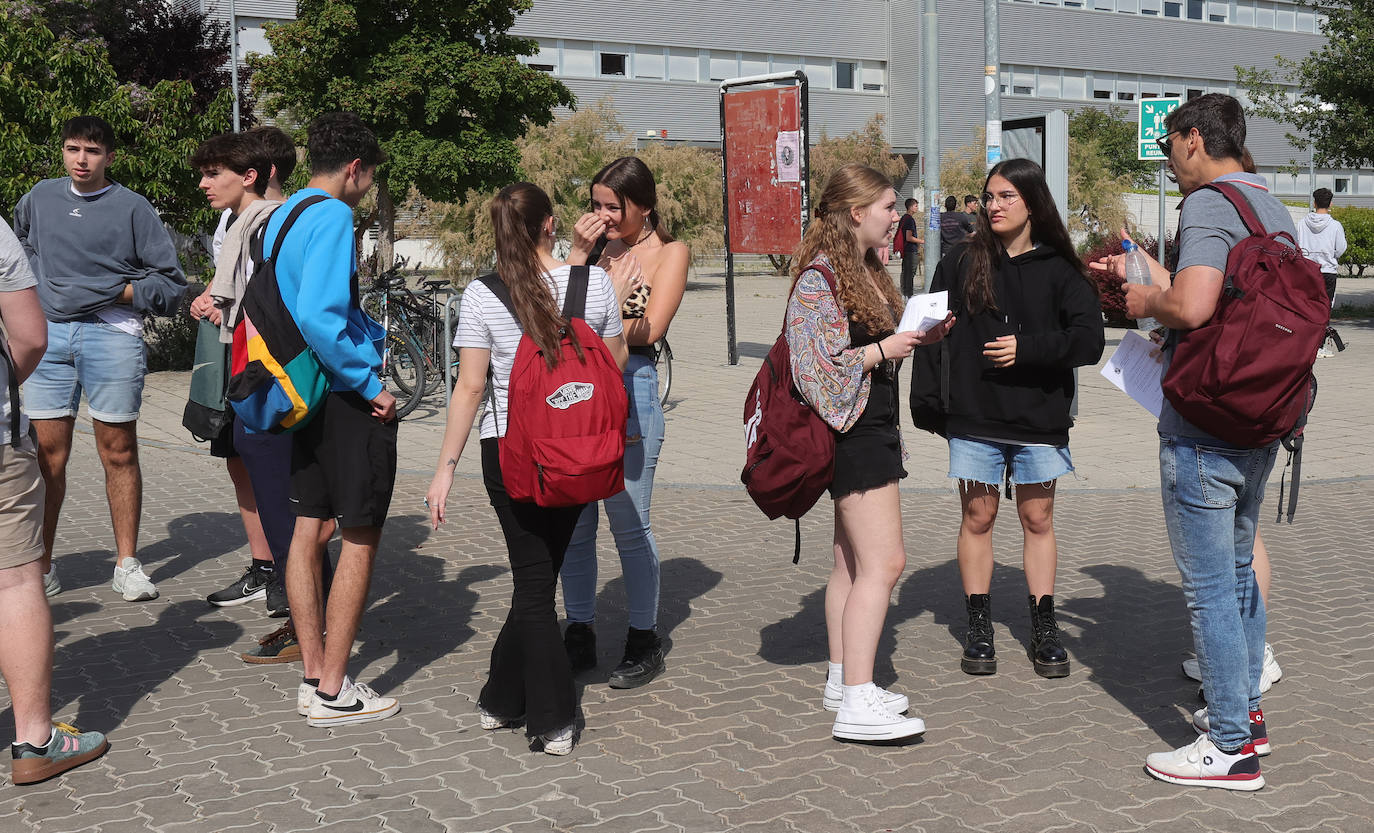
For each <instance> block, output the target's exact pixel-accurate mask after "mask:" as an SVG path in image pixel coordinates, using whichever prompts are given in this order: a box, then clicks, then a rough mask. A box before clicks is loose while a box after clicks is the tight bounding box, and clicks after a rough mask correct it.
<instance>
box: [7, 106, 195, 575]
mask: <svg viewBox="0 0 1374 833" xmlns="http://www.w3.org/2000/svg"><path fill="white" fill-rule="evenodd" d="M114 157H115V136H114V130H113V128H111V127H110V125H109V124H107V123H105V122H104V121H103V120H101V119H98V118H95V117H94V116H78V117H76V118H74V119H71V120H69V121H68V122H67V123H66V124H65V125H64V126H63V128H62V164H63V166H64V167H65V168H66V169H67V174H68V175H67V176H65V177H61V178H59V179H45V180H43V181H42V182H40V183H38V184H37V185H35V186H34V187H33V190H31V191H29V192H28V193H27V194H25V195H24V196H23V197H21V198H20V200H19V204H18V205H17V206H16V207H15V209H14V226H15V228H14V231H15V234H16V236H17V237H18V238H19V241H20V243H21V244H22V245H23V247H24V251H25V253H26V254H27V255H28V257H29V263H30V265H31V266H32V268H33V272H34V274H35V276H37V278H38V299H39V301H40V302H42V306H43V313H44V314H45V315H46V317H47V319H48V349H47V352H46V353H45V354H44V355H43V360H42V361H41V362H39V365H38V368H37V369H36V370H34V372H33V375H31V376H30V377H29V379H28V381H27V382H26V383H25V384H24V400H25V404H26V405H27V408H28V413H29V417H30V418H31V419H32V420H33V427H34V431H35V432H36V433H37V435H38V453H39V462H40V464H41V468H42V471H43V479H44V481H45V483H46V486H47V499H46V503H45V504H44V509H43V566H44V569H45V570H46V573H45V575H44V580H43V583H44V590H45V591H46V592H47V594H48V595H49V596H52V595H56V594H57V593H58V592H60V591H61V588H62V585H61V583H60V582H59V580H58V577H57V571H56V570H55V569H53V565H52V549H53V540H54V538H55V537H56V535H57V521H58V517H59V516H60V514H61V511H62V502H63V499H64V498H65V497H66V493H67V459H68V458H69V457H70V456H71V450H72V431H73V428H74V426H75V424H76V413H77V409H78V408H79V406H80V404H81V394H82V391H84V392H85V394H86V399H87V403H88V405H89V407H90V414H91V424H92V427H93V430H94V433H95V444H96V448H97V450H98V451H99V452H100V462H101V463H102V464H103V465H104V467H105V494H106V497H107V499H108V500H109V503H110V520H111V524H112V526H113V527H114V537H115V569H114V578H113V580H112V582H111V589H113V590H114V591H115V592H116V593H120V594H122V595H123V597H124V599H125V601H131V602H135V601H144V600H147V599H155V598H157V588H156V587H154V586H153V583H152V581H150V580H149V579H148V576H147V575H146V574H145V573H144V572H143V567H142V565H141V564H140V563H139V561H138V559H137V558H136V557H135V556H136V554H137V552H138V524H139V516H140V515H141V514H142V511H143V474H142V470H141V469H140V468H139V462H138V412H139V407H140V406H141V404H142V400H143V377H144V375H145V373H146V371H147V364H146V361H145V356H146V350H145V348H144V344H143V316H144V315H147V314H153V315H168V314H170V313H171V312H173V311H174V310H176V309H177V307H178V306H179V305H180V303H181V298H182V295H183V294H184V293H185V291H186V279H185V278H184V277H183V276H182V274H181V267H180V265H179V264H178V262H177V254H176V249H175V247H173V245H172V239H171V237H170V236H169V235H168V234H167V229H166V227H164V226H163V224H162V220H161V219H160V218H159V217H158V216H157V212H156V211H154V210H153V207H152V205H150V204H149V203H148V201H147V200H146V199H144V198H143V197H141V196H139V195H138V194H135V193H134V192H132V191H130V190H129V189H127V188H125V187H124V186H122V185H120V184H119V183H117V182H112V181H110V179H109V178H108V177H107V176H106V175H105V172H106V169H107V168H108V167H109V165H110V163H111V162H113V161H114Z"/></svg>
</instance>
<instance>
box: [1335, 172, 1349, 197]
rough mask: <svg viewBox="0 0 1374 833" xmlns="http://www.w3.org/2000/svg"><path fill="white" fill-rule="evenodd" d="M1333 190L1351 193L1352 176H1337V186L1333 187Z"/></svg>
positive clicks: (1340, 192)
mask: <svg viewBox="0 0 1374 833" xmlns="http://www.w3.org/2000/svg"><path fill="white" fill-rule="evenodd" d="M1331 190H1332V191H1335V192H1336V193H1337V194H1349V193H1350V177H1347V176H1338V177H1336V187H1335V188H1332V189H1331Z"/></svg>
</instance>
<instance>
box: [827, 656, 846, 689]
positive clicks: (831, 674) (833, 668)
mask: <svg viewBox="0 0 1374 833" xmlns="http://www.w3.org/2000/svg"><path fill="white" fill-rule="evenodd" d="M825 665H826V672H825V681H826V683H834V684H835V685H844V663H842V662H827V663H826V664H825Z"/></svg>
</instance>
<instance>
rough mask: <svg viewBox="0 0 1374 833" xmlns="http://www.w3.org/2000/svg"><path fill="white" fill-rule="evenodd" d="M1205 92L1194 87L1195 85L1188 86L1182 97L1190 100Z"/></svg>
mask: <svg viewBox="0 0 1374 833" xmlns="http://www.w3.org/2000/svg"><path fill="white" fill-rule="evenodd" d="M1206 93H1207V91H1206V90H1200V89H1198V88H1196V87H1189V88H1188V91H1187V92H1186V93H1185V94H1184V96H1183V97H1184V98H1185V99H1186V100H1188V101H1192V100H1193V99H1195V98H1197V97H1198V96H1200V95H1205V94H1206Z"/></svg>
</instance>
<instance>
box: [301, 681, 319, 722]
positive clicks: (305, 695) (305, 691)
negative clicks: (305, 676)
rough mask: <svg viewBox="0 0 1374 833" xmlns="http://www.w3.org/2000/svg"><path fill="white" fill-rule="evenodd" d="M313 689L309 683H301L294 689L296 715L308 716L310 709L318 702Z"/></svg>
mask: <svg viewBox="0 0 1374 833" xmlns="http://www.w3.org/2000/svg"><path fill="white" fill-rule="evenodd" d="M315 694H316V692H315V687H314V686H313V685H311V684H310V683H301V684H300V686H299V687H297V689H296V714H298V715H300V716H301V717H309V716H310V707H311V706H313V705H315V703H316V702H318V701H319V698H318V697H317V696H315Z"/></svg>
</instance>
